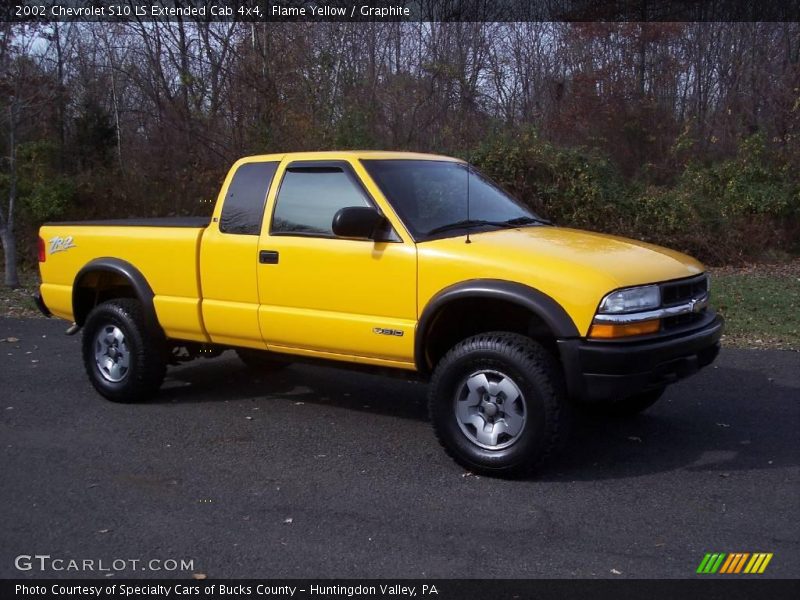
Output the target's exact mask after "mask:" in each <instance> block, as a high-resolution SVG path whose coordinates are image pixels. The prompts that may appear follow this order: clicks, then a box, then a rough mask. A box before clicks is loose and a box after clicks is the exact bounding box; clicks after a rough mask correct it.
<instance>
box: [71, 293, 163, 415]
mask: <svg viewBox="0 0 800 600" xmlns="http://www.w3.org/2000/svg"><path fill="white" fill-rule="evenodd" d="M82 350H83V364H84V367H85V369H86V374H87V375H88V376H89V381H91V382H92V385H93V386H94V388H95V389H96V390H97V391H98V392H99V393H100V394H101V395H102V396H104V397H105V398H107V399H108V400H111V401H112V402H138V401H142V400H147V399H149V398H150V397H151V396H153V395H154V394H155V393H156V392H157V391H158V388H159V387H160V386H161V383H162V381H163V380H164V375H165V373H166V368H167V363H166V354H165V343H164V339H163V336H162V335H160V332H159V334H148V329H147V327H146V324H145V320H144V313H143V310H142V305H141V303H139V302H138V301H137V300H131V299H128V298H123V299H118V300H111V301H109V302H104V303H102V304H99V305H97V306H96V307H95V308H94V309H93V310H92V312H91V313H89V316H88V317H87V319H86V324H85V325H84V326H83V347H82Z"/></svg>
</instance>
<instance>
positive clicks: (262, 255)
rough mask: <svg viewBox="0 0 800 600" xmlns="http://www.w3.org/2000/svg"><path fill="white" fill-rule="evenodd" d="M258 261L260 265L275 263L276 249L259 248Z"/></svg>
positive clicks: (276, 262) (276, 258)
mask: <svg viewBox="0 0 800 600" xmlns="http://www.w3.org/2000/svg"><path fill="white" fill-rule="evenodd" d="M258 262H260V263H261V264H262V265H277V264H278V251H277V250H261V251H260V252H259V253H258Z"/></svg>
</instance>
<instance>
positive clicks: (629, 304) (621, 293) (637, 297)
mask: <svg viewBox="0 0 800 600" xmlns="http://www.w3.org/2000/svg"><path fill="white" fill-rule="evenodd" d="M659 306H661V289H660V288H659V287H658V286H657V285H645V286H642V287H635V288H628V289H625V290H617V291H616V292H611V293H610V294H608V295H607V296H606V297H605V298H603V301H602V302H600V310H599V311H598V312H600V313H604V314H622V313H629V312H638V311H642V310H652V309H655V308H658V307H659Z"/></svg>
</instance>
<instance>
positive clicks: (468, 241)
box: [464, 158, 472, 244]
mask: <svg viewBox="0 0 800 600" xmlns="http://www.w3.org/2000/svg"><path fill="white" fill-rule="evenodd" d="M469 170H470V162H469V158H467V239H466V240H465V242H464V243H465V244H471V243H472V241H471V240H470V239H469Z"/></svg>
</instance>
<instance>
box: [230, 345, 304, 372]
mask: <svg viewBox="0 0 800 600" xmlns="http://www.w3.org/2000/svg"><path fill="white" fill-rule="evenodd" d="M236 354H237V355H238V356H239V359H240V360H241V361H242V362H243V363H244V364H245V366H246V367H247V368H248V369H251V370H253V371H261V372H269V371H280V370H281V369H285V368H286V367H288V366H289V365H290V364H292V363H291V362H289V361H288V360H286V359H284V358H280V357H278V356H277V355H275V354H274V353H272V352H266V351H264V350H251V349H250V348H237V349H236Z"/></svg>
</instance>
